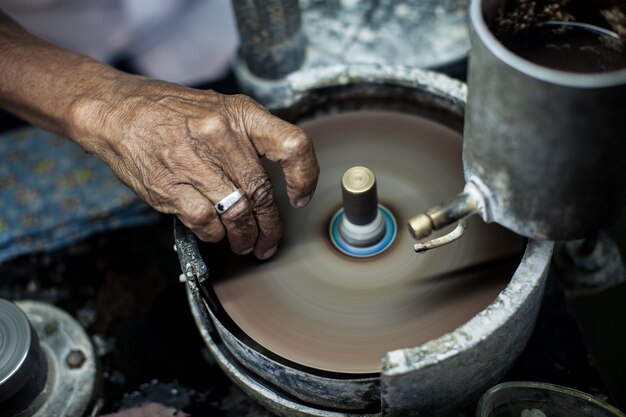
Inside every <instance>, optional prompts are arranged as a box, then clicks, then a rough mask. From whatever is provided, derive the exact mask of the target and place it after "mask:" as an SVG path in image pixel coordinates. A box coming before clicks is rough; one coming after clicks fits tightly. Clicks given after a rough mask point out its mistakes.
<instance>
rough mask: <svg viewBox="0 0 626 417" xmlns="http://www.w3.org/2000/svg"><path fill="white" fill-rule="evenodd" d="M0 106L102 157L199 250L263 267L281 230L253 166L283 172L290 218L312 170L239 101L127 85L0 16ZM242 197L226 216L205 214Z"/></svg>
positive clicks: (262, 113)
mask: <svg viewBox="0 0 626 417" xmlns="http://www.w3.org/2000/svg"><path fill="white" fill-rule="evenodd" d="M0 51H1V52H2V55H1V56H0V107H2V108H4V109H6V110H9V111H11V112H13V113H15V114H17V115H19V116H21V117H23V118H24V119H26V120H28V121H30V122H32V123H34V124H37V125H39V126H41V127H43V128H45V129H47V130H51V131H54V132H56V133H59V134H61V135H63V136H66V137H68V138H70V139H72V140H74V141H75V142H77V143H78V144H80V145H81V146H82V147H83V148H85V149H86V150H87V151H89V152H91V153H94V154H96V155H97V156H99V157H100V158H102V159H103V160H104V161H105V162H106V163H107V164H108V165H109V166H110V167H111V169H112V170H113V171H114V172H115V174H116V175H117V176H118V177H119V178H120V180H122V181H123V182H124V183H125V184H126V185H128V186H129V187H130V188H131V189H132V190H133V191H135V193H137V195H138V196H139V197H140V198H142V199H143V200H144V201H146V202H148V203H149V204H150V205H151V206H152V207H154V208H155V209H157V210H159V211H161V212H163V213H172V214H175V215H177V216H178V217H179V218H180V220H181V221H182V222H183V223H184V224H185V225H187V226H188V227H189V228H190V229H191V230H193V232H194V233H195V234H196V235H197V236H198V237H199V238H200V239H202V240H205V241H212V242H213V241H218V240H220V239H222V238H223V237H225V236H226V237H227V238H228V240H229V241H230V244H231V248H232V250H233V251H234V252H236V253H240V254H247V253H249V252H251V251H254V254H255V255H256V256H257V257H259V258H261V259H266V258H269V257H270V256H272V255H273V254H274V251H275V250H276V247H277V244H278V241H279V240H280V237H281V234H282V225H281V222H280V216H279V213H278V207H277V206H276V203H275V201H274V193H273V190H272V184H271V182H270V178H269V176H268V175H267V173H266V172H265V170H264V168H263V166H262V165H261V161H260V159H259V158H260V157H262V156H265V157H267V158H268V159H270V160H272V161H275V162H279V163H280V164H281V165H282V167H283V172H284V174H285V180H286V181H285V182H286V185H287V190H286V191H287V194H288V196H289V200H290V202H291V204H292V205H293V206H294V207H303V206H305V205H306V204H307V203H308V201H309V200H310V198H311V196H312V194H313V191H314V190H315V185H316V183H317V176H318V173H319V167H318V164H317V160H316V159H315V152H314V150H313V145H312V143H311V141H310V140H309V138H308V137H307V136H306V134H305V133H304V132H303V131H302V130H300V129H299V128H298V127H296V126H293V125H291V124H289V123H287V122H285V121H283V120H280V119H278V118H276V117H274V116H272V115H271V114H270V113H269V112H268V111H267V110H265V109H264V108H263V107H261V106H260V105H259V104H257V103H256V102H254V101H253V100H251V99H250V98H248V97H245V96H224V95H221V94H218V93H216V92H214V91H202V90H194V89H190V88H186V87H183V86H180V85H177V84H172V83H167V82H163V81H158V80H151V79H148V78H145V77H139V76H135V75H130V74H126V73H123V72H120V71H117V70H115V69H113V68H111V67H109V66H107V65H104V64H101V63H98V62H96V61H94V60H92V59H90V58H88V57H85V56H82V55H79V54H76V53H72V52H68V51H64V50H62V49H59V48H56V47H54V46H52V45H50V44H48V43H46V42H44V41H42V40H40V39H38V38H36V37H35V36H32V35H30V34H28V33H27V32H25V31H24V30H23V29H21V28H20V27H19V26H18V25H16V24H15V23H13V22H12V21H11V20H10V19H8V18H7V17H6V16H4V15H2V16H0ZM236 190H241V191H243V193H244V194H245V198H241V199H239V200H237V202H236V204H233V205H232V208H230V209H228V211H224V212H221V213H220V214H218V213H217V211H216V209H215V208H214V206H215V205H216V204H218V202H220V201H222V199H223V198H224V197H225V196H228V195H231V194H233V193H234V192H236Z"/></svg>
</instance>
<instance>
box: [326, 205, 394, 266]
mask: <svg viewBox="0 0 626 417" xmlns="http://www.w3.org/2000/svg"><path fill="white" fill-rule="evenodd" d="M378 210H380V212H381V214H382V215H383V220H384V222H385V235H384V236H383V237H382V239H381V240H380V241H379V242H377V243H376V244H374V245H372V246H365V247H358V246H353V245H351V244H349V243H348V242H346V241H345V240H344V238H343V237H342V236H341V233H340V232H339V228H340V225H341V221H342V220H343V209H339V211H338V212H337V213H335V215H334V216H333V218H332V220H331V221H330V230H329V231H330V240H331V241H332V242H333V245H335V247H336V248H337V249H339V250H340V251H341V252H342V253H344V254H346V255H348V256H353V257H355V258H369V257H371V256H376V255H378V254H379V253H382V252H384V251H385V250H386V249H387V248H389V246H391V244H392V243H393V241H394V240H395V239H396V234H397V230H398V227H397V225H396V220H395V219H394V218H393V216H392V215H391V212H390V211H389V210H387V208H386V207H384V206H382V205H380V204H379V205H378Z"/></svg>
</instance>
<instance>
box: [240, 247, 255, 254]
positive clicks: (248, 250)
mask: <svg viewBox="0 0 626 417" xmlns="http://www.w3.org/2000/svg"><path fill="white" fill-rule="evenodd" d="M253 250H254V248H250V249H246V250H245V251H243V252H241V255H248V254H250V253H252V251H253Z"/></svg>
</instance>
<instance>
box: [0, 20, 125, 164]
mask: <svg viewBox="0 0 626 417" xmlns="http://www.w3.org/2000/svg"><path fill="white" fill-rule="evenodd" d="M0 51H1V54H0V107H1V108H3V109H4V110H6V111H9V112H11V113H14V114H16V115H18V116H20V117H21V118H23V119H24V120H27V121H29V122H31V123H33V124H36V125H38V126H41V127H42V128H44V129H46V130H49V131H52V132H55V133H58V134H60V135H63V136H65V137H68V138H70V139H72V140H74V141H76V142H78V143H79V144H81V145H82V146H83V147H85V148H86V149H87V150H89V151H92V152H93V151H94V149H93V148H94V147H96V146H97V145H96V143H95V138H94V136H95V135H93V132H90V131H89V129H87V130H86V129H85V127H86V126H85V124H86V123H87V121H90V122H91V123H93V122H94V120H97V117H96V116H97V114H98V110H99V106H98V105H97V104H98V101H101V102H103V103H104V101H110V100H111V98H112V96H113V95H112V94H110V93H112V92H114V91H116V90H117V89H119V85H120V83H121V82H122V79H123V78H124V77H129V75H127V74H124V73H122V72H120V71H117V70H115V69H113V68H111V67H109V66H107V65H104V64H102V63H99V62H97V61H94V60H93V59H91V58H89V57H86V56H84V55H80V54H77V53H74V52H70V51H66V50H63V49H61V48H57V47H55V46H54V45H51V44H49V43H47V42H45V41H43V40H41V39H39V38H37V37H35V36H33V35H31V34H30V33H28V32H26V31H25V30H24V29H22V28H21V27H20V26H19V25H18V24H17V23H15V22H14V21H12V20H11V19H10V18H9V17H8V16H6V15H5V14H4V13H2V11H0ZM92 112H93V113H94V114H91V113H92ZM94 117H95V119H94Z"/></svg>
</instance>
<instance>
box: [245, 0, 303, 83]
mask: <svg viewBox="0 0 626 417" xmlns="http://www.w3.org/2000/svg"><path fill="white" fill-rule="evenodd" d="M233 8H234V10H235V17H236V20H237V27H238V29H239V35H240V37H241V46H240V53H241V55H242V57H243V59H244V61H245V62H246V64H247V66H248V68H249V70H250V71H251V72H252V73H253V74H254V75H256V76H257V77H260V78H265V79H271V80H276V79H279V78H282V77H284V76H285V75H287V74H289V73H291V72H293V71H295V70H297V69H298V68H300V66H301V65H302V63H303V61H304V56H305V45H306V40H305V37H304V35H303V32H302V25H301V20H300V6H299V5H298V0H233Z"/></svg>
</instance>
